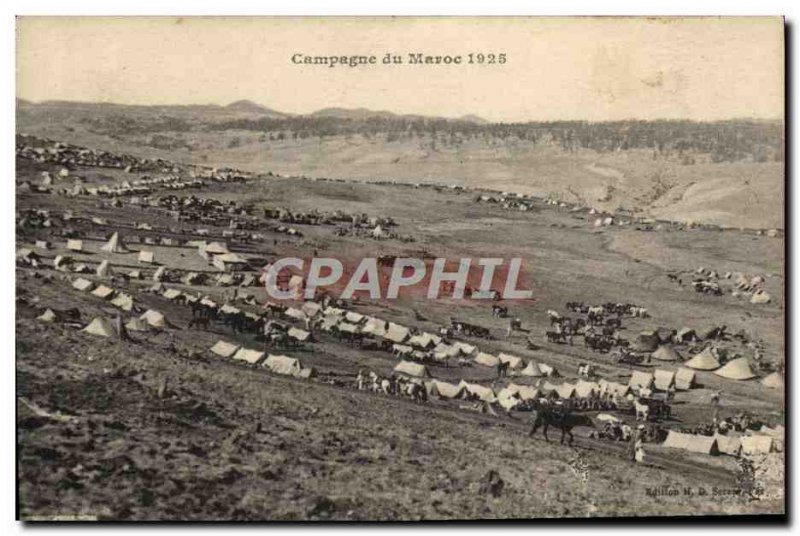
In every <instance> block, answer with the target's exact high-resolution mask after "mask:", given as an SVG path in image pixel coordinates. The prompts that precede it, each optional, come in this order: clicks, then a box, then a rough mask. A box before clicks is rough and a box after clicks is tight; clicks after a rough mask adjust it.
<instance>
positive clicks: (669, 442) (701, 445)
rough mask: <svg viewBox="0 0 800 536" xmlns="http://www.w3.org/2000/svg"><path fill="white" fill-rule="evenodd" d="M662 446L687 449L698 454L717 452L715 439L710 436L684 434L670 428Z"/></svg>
mask: <svg viewBox="0 0 800 536" xmlns="http://www.w3.org/2000/svg"><path fill="white" fill-rule="evenodd" d="M664 446H665V447H669V448H674V449H682V450H688V451H689V452H698V453H700V454H712V455H713V454H719V447H718V446H717V440H716V439H714V438H713V437H711V436H704V435H697V434H684V433H681V432H676V431H675V430H670V431H669V434H667V439H666V440H665V441H664Z"/></svg>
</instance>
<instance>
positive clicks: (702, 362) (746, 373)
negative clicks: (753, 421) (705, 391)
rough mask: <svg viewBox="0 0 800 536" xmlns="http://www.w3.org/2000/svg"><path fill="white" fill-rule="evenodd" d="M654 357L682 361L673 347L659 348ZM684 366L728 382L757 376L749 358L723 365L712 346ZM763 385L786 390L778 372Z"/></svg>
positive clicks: (767, 377)
mask: <svg viewBox="0 0 800 536" xmlns="http://www.w3.org/2000/svg"><path fill="white" fill-rule="evenodd" d="M652 357H653V358H654V359H659V360H661V361H679V360H680V359H681V357H680V355H679V354H678V353H677V352H676V351H675V349H674V348H672V347H671V346H661V347H659V348H658V350H656V351H655V352H653V354H652ZM683 366H684V367H686V368H689V369H693V370H701V371H708V372H713V373H714V374H715V375H717V376H720V377H722V378H726V379H728V380H737V381H745V380H751V379H753V378H755V377H756V376H757V375H756V373H755V372H753V369H752V368H751V367H750V363H749V361H748V360H747V358H745V357H739V358H736V359H733V360H731V361H728V362H727V363H725V365H722V364H721V363H720V362H719V359H717V357H716V356H715V355H714V352H713V351H712V349H711V347H710V346H707V347H706V348H704V349H703V350H702V351H701V352H699V353H698V354H696V355H694V356H693V357H692V358H691V359H689V360H688V361H686V362H685V363H683ZM762 383H763V384H764V385H766V386H767V387H770V388H773V389H783V388H784V380H783V376H782V375H781V374H779V373H777V372H775V373H772V374H770V375H768V376H766V377H765V378H763V379H762Z"/></svg>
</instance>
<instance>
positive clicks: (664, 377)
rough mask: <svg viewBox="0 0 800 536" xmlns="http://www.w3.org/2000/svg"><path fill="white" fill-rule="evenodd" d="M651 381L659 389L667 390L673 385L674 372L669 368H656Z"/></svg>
mask: <svg viewBox="0 0 800 536" xmlns="http://www.w3.org/2000/svg"><path fill="white" fill-rule="evenodd" d="M653 377H654V380H653V383H654V384H655V387H656V389H658V390H659V391H668V390H669V389H670V388H671V387H672V386H673V385H675V373H674V372H671V371H669V370H661V369H656V370H655V371H654V372H653Z"/></svg>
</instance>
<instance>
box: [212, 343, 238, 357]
mask: <svg viewBox="0 0 800 536" xmlns="http://www.w3.org/2000/svg"><path fill="white" fill-rule="evenodd" d="M238 349H239V347H238V346H236V345H235V344H231V343H229V342H225V341H217V343H216V344H215V345H214V346H212V347H211V352H212V353H214V354H217V355H218V356H220V357H232V356H233V354H235V353H236V351H237V350H238Z"/></svg>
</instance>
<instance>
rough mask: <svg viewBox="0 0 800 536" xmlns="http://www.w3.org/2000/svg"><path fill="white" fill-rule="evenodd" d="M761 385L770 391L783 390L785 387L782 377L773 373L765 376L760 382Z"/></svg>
mask: <svg viewBox="0 0 800 536" xmlns="http://www.w3.org/2000/svg"><path fill="white" fill-rule="evenodd" d="M761 383H763V384H764V385H766V386H767V387H769V388H771V389H783V388H784V387H785V385H786V384H785V382H784V379H783V376H781V375H780V374H779V373H777V372H773V373H772V374H770V375H769V376H766V377H765V378H764V379H763V380H761Z"/></svg>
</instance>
